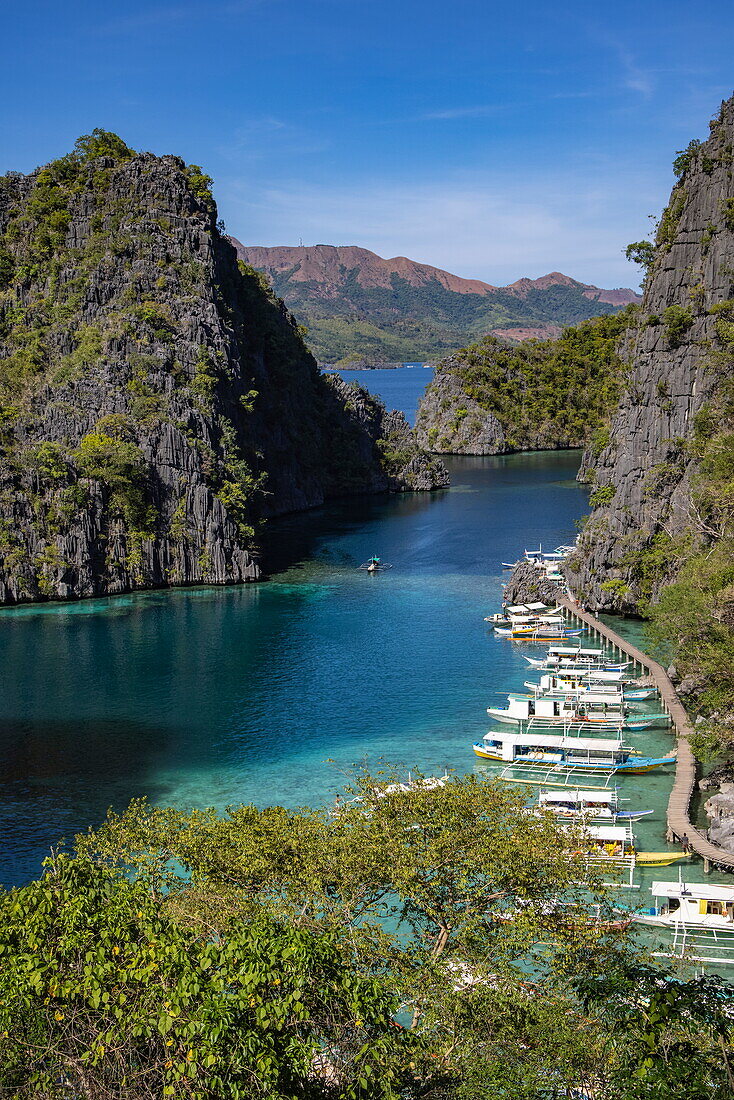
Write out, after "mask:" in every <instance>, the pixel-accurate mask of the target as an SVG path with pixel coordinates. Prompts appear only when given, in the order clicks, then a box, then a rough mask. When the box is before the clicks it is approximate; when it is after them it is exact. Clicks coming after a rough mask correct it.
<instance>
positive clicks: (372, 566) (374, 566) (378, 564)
mask: <svg viewBox="0 0 734 1100" xmlns="http://www.w3.org/2000/svg"><path fill="white" fill-rule="evenodd" d="M359 568H360V569H366V570H367V572H368V573H379V571H380V570H381V569H392V566H391V565H388V564H387V562H385V561H382V559H381V558H378V557H377V556H376V555H375V554H373V555H372V557H371V558H369V559H368V560H367V561H366V562H363V563H362V565H360V567H359Z"/></svg>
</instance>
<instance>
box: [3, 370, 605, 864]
mask: <svg viewBox="0 0 734 1100" xmlns="http://www.w3.org/2000/svg"><path fill="white" fill-rule="evenodd" d="M371 373H373V372H371ZM385 373H391V374H397V373H399V372H385ZM577 464H578V456H577V454H576V453H573V452H556V453H551V454H531V455H519V456H512V457H506V458H484V459H481V458H478V459H455V460H452V461H451V462H450V465H451V473H452V478H453V487H452V488H451V489H450V490H448V491H443V492H440V493H436V494H410V495H405V496H397V497H396V496H393V497H382V498H374V497H371V498H370V497H366V498H362V499H358V500H353V501H347V502H339V503H336V504H332V505H331V506H329V507H328V508H324V509H319V510H317V511H314V512H310V513H307V514H304V515H299V516H291V517H287V518H284V519H282V520H280V521H278V522H274V523H272V524H271V526H270V531H269V534H268V538H269V540H270V541H271V543H272V545H273V548H274V554H275V567H276V570H277V571H276V572H275V574H274V575H273V578H272V580H270V581H268V582H266V583H262V584H259V585H250V586H246V587H241V588H229V589H223V588H219V589H212V588H202V589H188V590H178V591H171V592H153V593H144V594H141V595H135V596H125V597H118V598H113V599H105V600H95V601H82V602H80V603H76V604H70V605H58V604H56V605H46V606H45V607H38V608H15V609H7V610H5V611H3V612H0V658H1V660H2V668H3V671H4V684H3V691H2V695H1V696H0V769H1V770H0V829H1V830H2V832H1V835H2V837H3V844H2V847H1V848H0V882H4V883H12V882H20V881H24V880H26V879H28V878H29V877H33V876H35V875H36V874H37V873H38V870H39V867H40V861H41V859H42V858H43V856H44V855H45V854H46V853H47V851H48V848H49V846H50V845H51V844H53V843H55V842H56V841H57V840H58V839H59V837H61V836H66V837H71V836H73V834H74V833H75V832H77V831H79V830H83V829H85V828H86V827H87V825H90V824H92V825H94V824H96V823H98V822H99V821H100V820H101V819H102V817H103V816H104V814H105V813H106V810H107V807H108V806H110V805H112V806H115V807H118V808H121V807H123V806H124V805H126V803H127V802H128V800H129V799H130V798H132V797H134V796H137V795H146V796H147V797H148V798H150V799H152V800H153V801H155V802H157V803H165V804H175V805H178V806H195V805H198V806H201V805H216V806H220V807H221V806H225V805H227V804H229V803H234V802H241V801H254V802H256V803H258V804H260V805H265V804H268V803H275V802H282V803H285V804H288V805H302V804H306V803H312V804H318V803H321V802H322V801H323V800H324V799H331V798H333V796H334V793H335V792H336V791H337V790H338V788H339V787H340V786H341V784H342V781H343V776H342V771H341V770H342V769H348V768H349V767H350V766H351V765H352V764H353V763H356V762H360V761H362V760H365V759H366V760H369V761H370V762H371V763H373V764H376V763H377V762H378V761H379V759H380V758H381V757H382V758H385V759H387V760H390V761H392V762H395V763H399V764H403V765H404V766H406V767H419V768H422V769H425V770H433V769H443V768H444V767H454V768H458V769H459V770H461V771H464V770H468V769H470V768H472V767H473V766H474V759H475V758H474V757H473V755H472V753H471V742H472V740H473V739H475V738H476V737H477V736H480V735H481V734H482V733H483V732H484V730H485V729H486V714H485V713H484V708H485V707H486V706H487V704H488V702H489V701H490V699H491V698H496V697H498V696H497V695H496V693H497V692H498V691H500V689H503V690H504V692H506V691H508V690H510V689H513V688H514V689H517V688H519V687H520V686H521V684H522V680H523V677H524V676H525V675H526V673H525V667H526V666H524V662H522V661H521V659H520V657H519V655H518V653H517V652H516V651H515V650H514V649H513V648H512V646H510V645H507V644H503V643H501V642H498V641H496V640H495V639H494V638H492V637H491V636H490V635H489V634H488V632H487V630H486V629H485V623H484V622H483V616H484V615H486V614H487V613H488V611H489V610H493V609H494V608H495V607H496V606H497V605H498V603H499V601H500V599H501V587H500V585H501V570H500V568H499V564H498V563H499V562H500V561H501V560H502V559H506V558H508V556H510V557H511V556H514V555H516V554H517V552H518V551H521V550H522V549H523V548H524V546H525V545H526V543H527V542H535V541H537V539H538V538H540V539H541V540H542V541H543V542H544V543H545V544H547V545H549V546H550V545H556V544H557V543H560V542H566V541H568V539H569V538H570V537H572V535H573V533H574V526H573V524H574V519H575V518H576V517H577V516H578V515H580V514H581V513H582V512H583V511H584V506H585V497H586V494H585V492H584V490H583V489H582V488H580V487H579V486H578V485H577V484H576V482H575V481H574V475H575V472H576V467H577ZM529 532H532V534H529ZM372 553H379V554H381V555H382V556H383V558H384V560H385V561H387V562H390V563H392V564H393V568H392V569H391V570H389V571H387V572H385V573H382V574H380V575H377V576H371V575H369V574H367V573H366V572H365V571H363V570H360V569H359V568H358V566H359V565H360V563H362V562H364V561H365V560H366V559H367V558H368V557H369V556H370V555H371V554H372ZM329 758H332V759H333V760H334V761H335V763H333V764H332V763H329V762H328V761H329Z"/></svg>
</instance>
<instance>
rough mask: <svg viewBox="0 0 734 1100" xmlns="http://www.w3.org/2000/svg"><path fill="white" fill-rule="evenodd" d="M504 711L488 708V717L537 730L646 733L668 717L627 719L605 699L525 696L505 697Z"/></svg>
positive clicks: (652, 715)
mask: <svg viewBox="0 0 734 1100" xmlns="http://www.w3.org/2000/svg"><path fill="white" fill-rule="evenodd" d="M507 700H508V705H507V707H504V708H502V707H487V714H488V715H489V716H490V718H494V719H495V721H497V722H503V723H504V724H506V725H512V726H519V725H522V724H523V723H525V722H530V721H533V723H534V725H536V726H545V727H548V726H565V725H568V724H571V725H574V726H579V727H583V728H588V727H590V728H593V729H602V730H622V729H627V730H645V729H649V728H650V726H654V725H655V724H656V723H657V722H658V721H660V720H661V719H666V720H668V716H667V715H665V714H663V715H657V714H650V715H644V716H641V717H639V718H629V717H628V716H627V710H626V708H625V707H624V706H621V705H619V704H615V703H609V702H607V700H606V699H604V697H601V698H600V699H595V698H594V697H592V696H590V697H589V698H588V699H587V700H586V701H585V702H583V703H581V702H579V700H577V699H570V700H566V699H546V698H543V697H535V698H531V697H529V696H527V695H524V696H523V695H508V696H507Z"/></svg>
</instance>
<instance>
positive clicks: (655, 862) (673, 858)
mask: <svg viewBox="0 0 734 1100" xmlns="http://www.w3.org/2000/svg"><path fill="white" fill-rule="evenodd" d="M687 858H688V857H687V856H686V855H684V854H683V852H637V853H636V854H635V860H636V862H637V863H639V864H640V866H642V867H670V865H671V863H678V862H679V861H680V860H682V859H687Z"/></svg>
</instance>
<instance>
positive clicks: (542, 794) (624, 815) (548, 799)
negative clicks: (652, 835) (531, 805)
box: [538, 787, 653, 824]
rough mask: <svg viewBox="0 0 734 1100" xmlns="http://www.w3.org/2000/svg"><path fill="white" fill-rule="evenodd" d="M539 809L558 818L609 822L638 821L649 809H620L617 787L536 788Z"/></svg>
mask: <svg viewBox="0 0 734 1100" xmlns="http://www.w3.org/2000/svg"><path fill="white" fill-rule="evenodd" d="M538 809H539V810H547V811H548V812H549V813H552V814H555V815H556V816H557V817H568V818H577V819H580V820H582V821H587V820H589V819H591V820H594V821H599V822H605V823H609V824H616V822H617V821H618V820H620V821H637V820H639V818H641V817H647V816H648V815H649V814H651V813H652V812H653V811H652V810H622V809H620V806H619V793H618V791H617V789H616V788H614V789H612V790H609V789H608V788H606V787H587V788H584V789H571V790H561V791H552V790H541V791H538Z"/></svg>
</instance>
